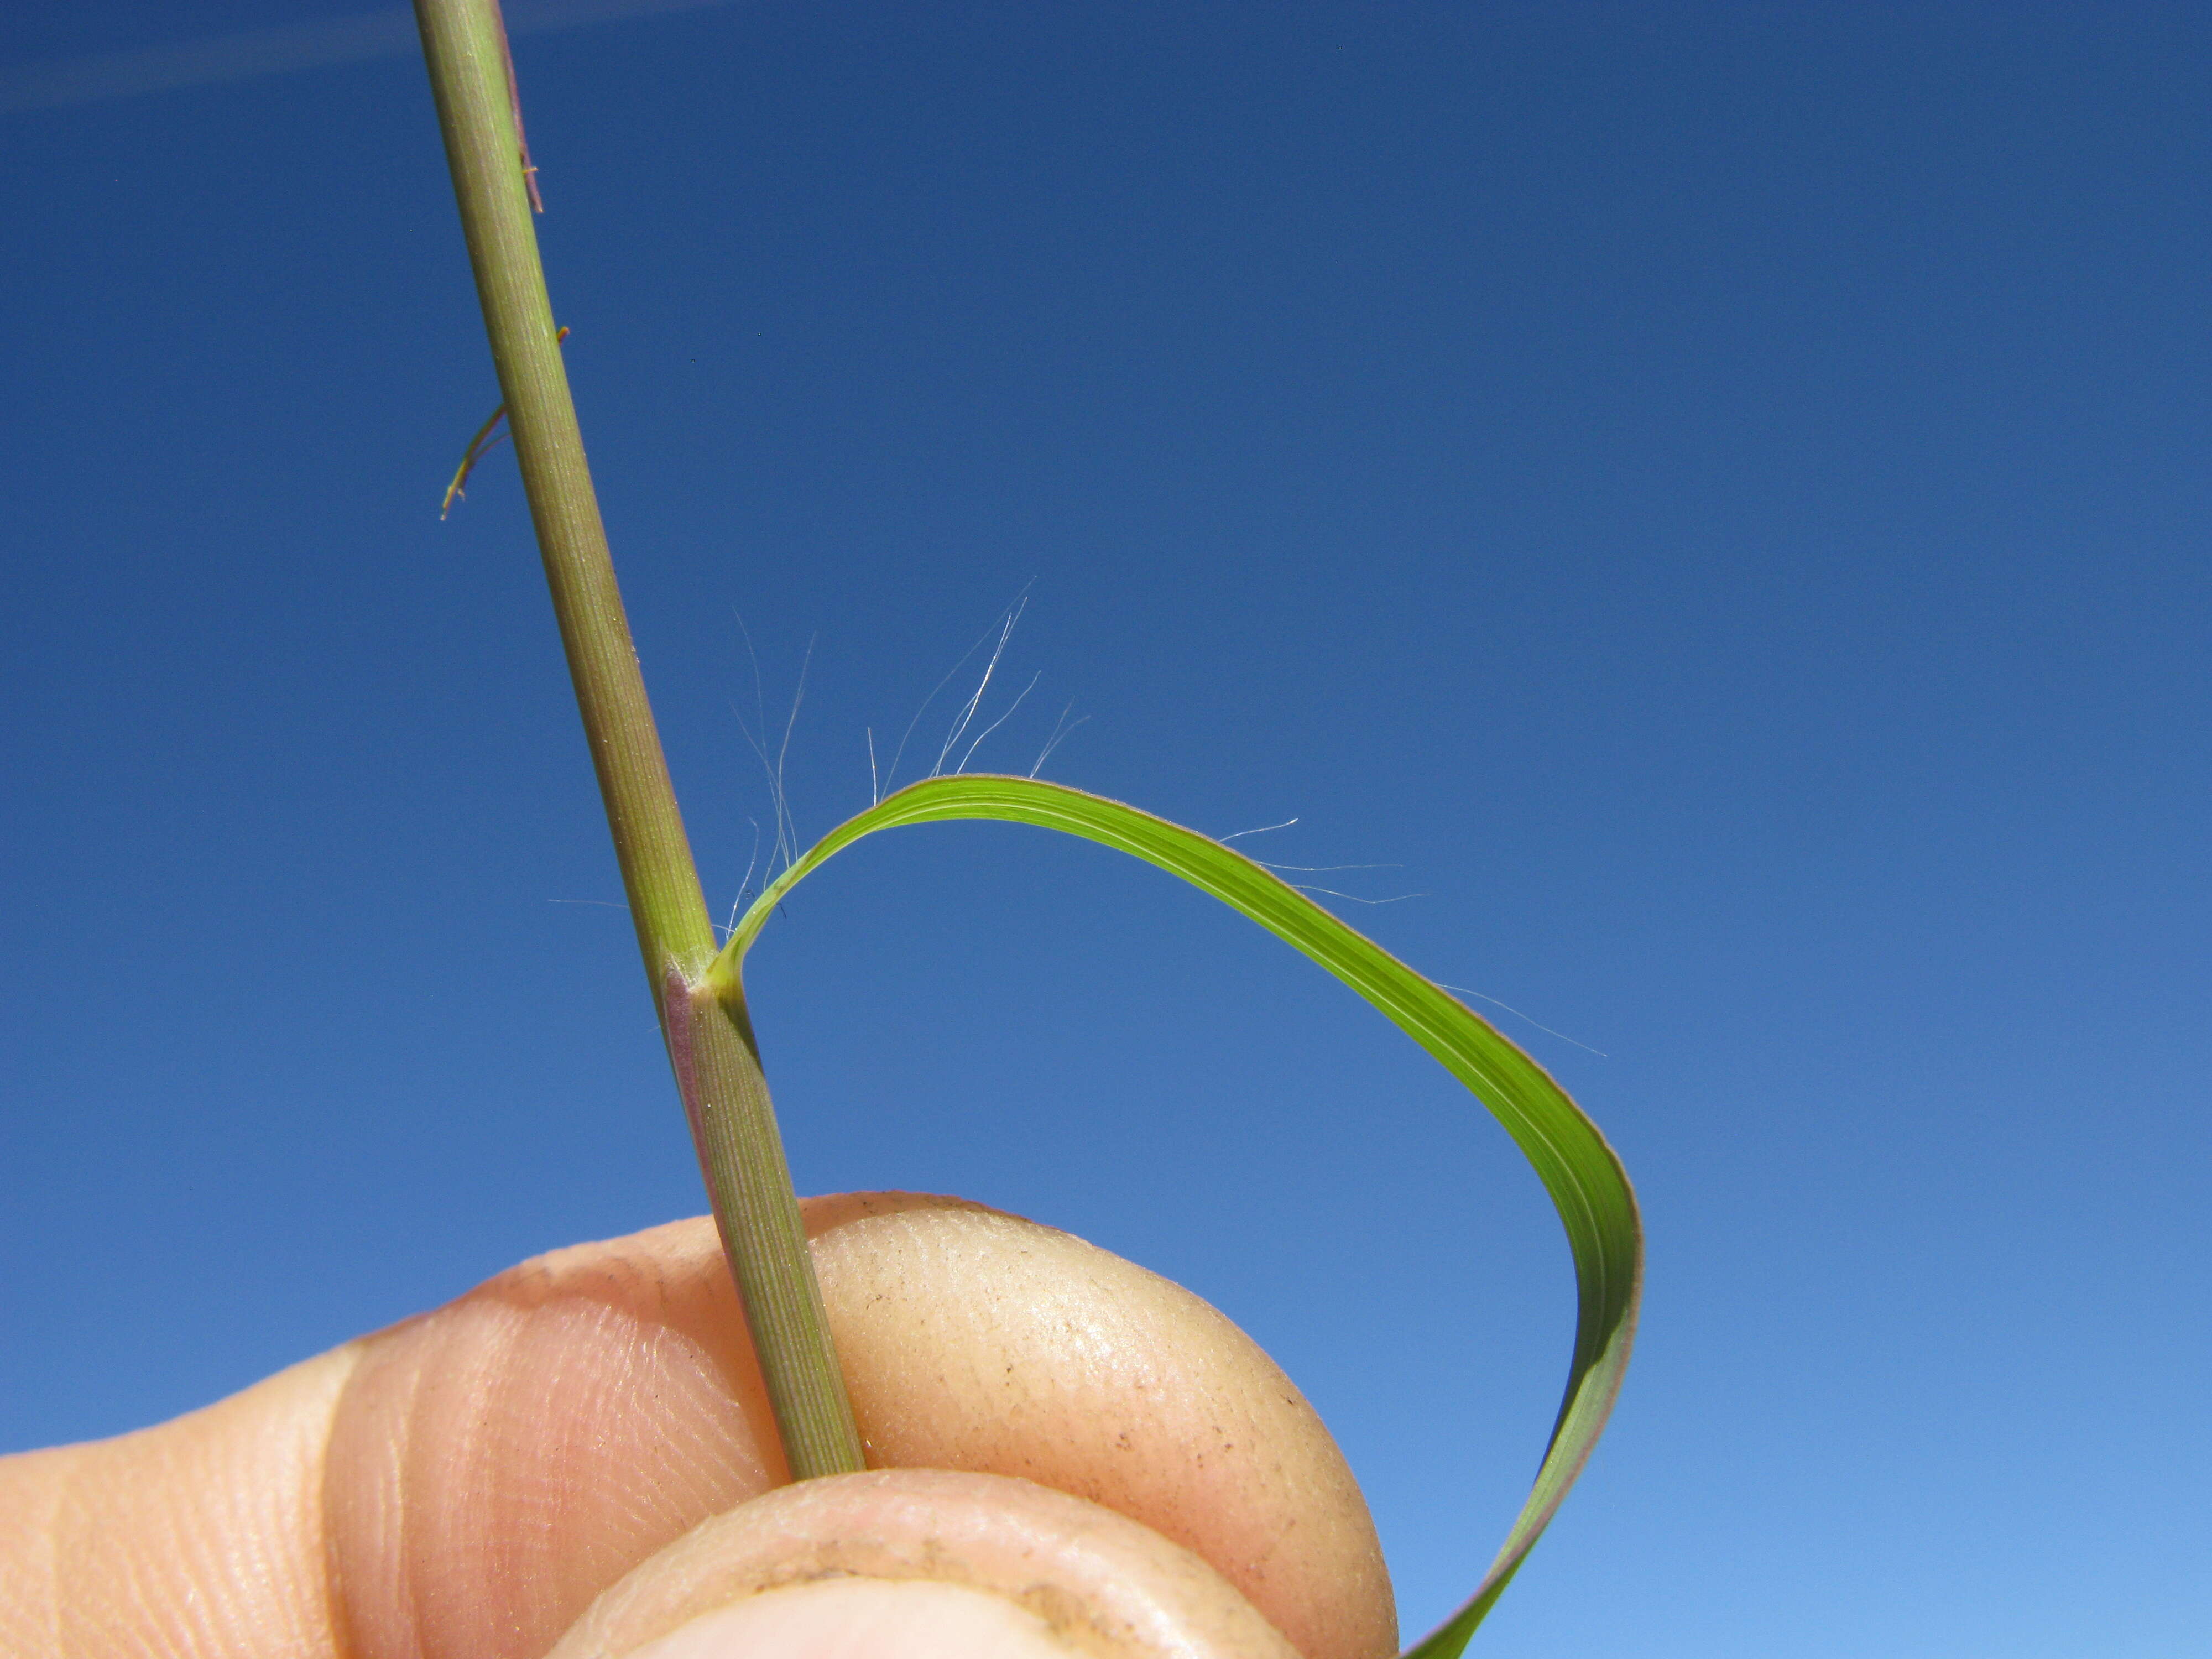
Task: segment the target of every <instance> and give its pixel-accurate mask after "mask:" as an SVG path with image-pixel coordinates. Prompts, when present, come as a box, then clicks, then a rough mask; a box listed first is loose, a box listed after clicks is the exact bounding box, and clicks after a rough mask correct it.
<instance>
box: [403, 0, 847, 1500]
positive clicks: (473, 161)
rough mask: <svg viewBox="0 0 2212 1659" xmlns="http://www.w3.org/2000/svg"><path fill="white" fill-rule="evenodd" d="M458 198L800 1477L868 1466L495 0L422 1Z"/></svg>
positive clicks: (711, 1164)
mask: <svg viewBox="0 0 2212 1659" xmlns="http://www.w3.org/2000/svg"><path fill="white" fill-rule="evenodd" d="M415 16H416V23H417V25H418V26H419V27H421V30H422V50H423V56H424V58H425V59H426V61H427V63H428V67H429V70H430V85H431V90H432V92H433V94H434V95H435V98H436V100H437V106H438V123H439V126H440V128H441V131H443V133H444V135H445V141H446V155H447V160H448V161H450V162H451V164H452V167H453V193H454V196H455V198H456V199H457V201H458V202H459V207H460V212H461V225H462V229H463V231H464V233H465V235H466V237H467V240H468V246H469V262H470V264H471V267H472V268H473V270H475V273H476V282H477V298H478V299H479V300H480V301H482V302H483V315H484V331H485V333H486V334H487V336H488V337H489V340H490V343H491V354H492V362H493V363H494V365H495V367H496V368H497V369H498V372H499V384H500V391H501V394H502V395H503V396H504V398H505V399H506V403H507V423H508V426H509V428H510V429H511V430H512V432H513V437H514V454H515V459H516V462H517V464H518V465H520V469H521V471H522V483H523V489H524V492H525V493H526V495H527V496H528V497H529V501H530V515H531V520H532V523H533V525H534V526H536V529H537V532H538V550H539V553H540V554H541V556H543V558H544V564H545V579H546V582H547V584H548V586H550V589H551V591H552V596H553V610H554V614H555V616H556V617H557V618H558V620H559V622H560V625H561V641H562V647H563V649H564V650H565V651H566V653H567V654H568V671H569V675H570V677H571V678H572V679H573V680H574V684H575V687H576V702H577V707H578V708H579V709H580V712H581V714H582V715H583V720H584V734H585V738H586V741H587V743H588V744H590V747H591V751H592V766H593V768H594V769H595V770H596V771H597V772H598V774H599V792H600V795H601V797H602V799H604V800H605V803H606V811H607V825H608V828H609V829H610V830H611V832H612V834H613V836H614V842H615V853H616V856H617V858H618V859H619V860H620V861H621V865H622V873H623V889H624V890H625V892H626V893H627V894H628V896H629V905H630V915H631V920H632V921H633V922H634V923H635V926H636V928H637V942H638V949H639V951H640V952H641V954H642V955H643V957H644V958H645V968H646V979H647V983H648V985H649V986H650V987H652V992H653V1003H654V1006H655V1008H656V1011H657V1012H659V1017H660V1022H661V1031H662V1035H663V1036H664V1038H665V1040H666V1042H667V1044H668V1053H669V1060H670V1063H671V1066H672V1067H673V1068H674V1070H675V1072H676V1075H677V1081H678V1088H679V1089H680V1090H681V1091H682V1092H683V1095H684V1110H685V1113H686V1115H687V1116H689V1118H690V1121H691V1126H692V1133H693V1138H694V1140H695V1143H696V1146H697V1147H698V1151H699V1159H700V1164H701V1166H702V1170H703V1171H704V1173H705V1175H706V1177H707V1187H708V1194H709V1195H710V1197H711V1199H712V1200H713V1204H714V1218H715V1222H716V1225H718V1226H719V1227H720V1231H721V1236H722V1243H723V1248H724V1249H725V1250H726V1252H727V1253H728V1255H729V1256H730V1263H731V1272H732V1275H733V1276H734V1277H735V1279H737V1282H738V1291H739V1293H740V1294H741V1296H742V1297H743V1298H744V1307H745V1319H746V1322H747V1324H748V1326H749V1327H750V1328H751V1331H752V1336H753V1347H754V1350H755V1352H757V1354H758V1355H759V1357H760V1362H761V1370H762V1373H763V1376H764V1377H765V1379H766V1380H767V1383H768V1387H769V1401H770V1402H771V1403H772V1404H773V1405H774V1407H775V1416H776V1426H777V1430H778V1431H779V1432H780V1433H781V1436H782V1437H783V1440H784V1449H785V1455H786V1458H787V1462H788V1463H789V1465H790V1468H791V1471H792V1474H793V1476H794V1477H795V1478H797V1479H799V1480H805V1479H808V1478H810V1477H811V1476H814V1475H818V1474H837V1473H842V1472H844V1471H847V1470H853V1469H858V1468H861V1467H863V1465H862V1459H861V1453H860V1437H859V1435H858V1433H857V1432H856V1431H854V1426H853V1419H852V1408H851V1407H850V1406H849V1405H848V1403H847V1401H846V1398H845V1389H844V1379H843V1376H842V1373H841V1371H840V1370H839V1369H838V1366H837V1361H836V1352H835V1350H834V1348H833V1347H832V1346H831V1343H830V1339H829V1327H828V1324H827V1322H826V1320H825V1318H824V1316H823V1308H822V1295H821V1291H820V1288H819V1286H818V1285H817V1283H816V1280H815V1278H814V1263H813V1257H812V1255H811V1252H810V1251H809V1250H808V1249H807V1246H806V1239H805V1233H804V1231H802V1229H801V1228H800V1225H799V1207H798V1204H797V1201H796V1200H794V1199H793V1196H792V1188H791V1176H790V1171H789V1169H788V1168H787V1164H786V1163H785V1159H784V1155H783V1143H782V1138H781V1135H780V1134H779V1133H778V1132H777V1129H776V1125H775V1109H774V1108H773V1106H772V1105H771V1104H770V1103H769V1092H768V1084H767V1080H766V1079H764V1078H763V1076H762V1073H761V1069H760V1062H759V1059H758V1056H757V1052H756V1050H755V1048H754V1044H753V1041H752V1032H751V1029H750V1022H749V1021H748V1019H747V1017H746V1014H745V1010H744V998H743V994H742V992H741V991H735V990H726V991H724V992H723V994H722V996H721V997H720V998H718V997H717V996H716V995H715V994H714V993H711V992H708V991H706V990H704V989H702V988H700V981H702V979H703V977H704V975H706V972H707V969H708V965H709V964H710V963H712V961H713V960H714V947H715V940H714V923H713V922H712V921H710V920H709V919H708V914H707V904H706V899H705V896H704V895H703V894H702V892H701V890H700V886H699V877H698V872H697V870H696V867H695V866H694V865H693V863H692V861H691V848H690V841H689V839H688V838H687V837H686V836H685V835H684V818H683V815H682V813H681V812H680V811H678V807H677V803H676V791H675V787H674V786H673V785H672V784H671V781H670V779H669V775H668V763H667V759H666V757H665V756H664V755H663V753H662V751H661V747H660V737H659V732H658V731H657V729H656V728H655V726H654V725H653V709H652V706H651V704H650V703H649V702H647V697H646V690H645V679H644V676H643V675H642V674H641V672H640V671H639V668H638V662H637V650H636V647H635V645H634V644H633V643H632V642H631V639H630V632H629V619H628V617H626V616H625V614H624V612H623V602H622V592H621V590H620V589H619V587H617V585H616V581H615V571H614V562H613V559H612V556H611V554H610V553H609V550H608V548H607V538H606V530H605V526H604V525H603V524H602V523H601V521H600V518H599V499H598V496H597V495H595V494H594V492H593V490H592V475H591V470H590V468H589V467H588V465H586V462H585V459H584V441H583V435H582V432H581V431H580V428H578V426H577V423H576V410H575V404H574V400H573V398H571V396H570V394H569V391H568V372H567V369H566V368H565V367H564V366H563V365H562V361H561V349H560V344H559V342H558V340H557V338H556V330H555V327H554V323H553V310H552V305H551V302H550V300H549V299H548V297H547V295H546V291H545V276H544V269H543V267H542V266H541V264H540V263H539V260H538V236H537V232H536V230H535V228H533V227H532V223H531V219H530V199H529V190H528V180H527V179H526V178H525V176H524V173H523V162H522V158H521V153H520V137H519V134H518V132H517V130H516V122H515V118H514V109H513V105H514V99H513V90H512V87H511V83H510V82H509V79H508V69H507V43H506V33H505V30H504V29H503V28H502V27H501V23H500V19H499V10H498V7H497V4H496V3H495V0H415Z"/></svg>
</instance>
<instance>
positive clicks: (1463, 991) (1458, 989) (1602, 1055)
mask: <svg viewBox="0 0 2212 1659" xmlns="http://www.w3.org/2000/svg"><path fill="white" fill-rule="evenodd" d="M1433 983H1434V984H1435V986H1436V987H1437V989H1438V990H1440V991H1449V992H1451V993H1453V994H1455V995H1457V996H1463V997H1473V998H1474V1000H1476V1001H1477V1002H1486V1003H1488V1004H1489V1005H1490V1006H1492V1007H1493V1008H1503V1009H1504V1010H1505V1012H1507V1013H1509V1014H1510V1015H1512V1016H1513V1018H1516V1019H1522V1020H1528V1024H1531V1025H1534V1026H1535V1027H1536V1029H1537V1030H1540V1031H1541V1032H1542V1033H1543V1034H1544V1035H1545V1036H1555V1037H1557V1038H1559V1041H1560V1042H1571V1043H1573V1044H1574V1045H1575V1047H1576V1048H1580V1049H1581V1050H1583V1053H1585V1054H1595V1055H1596V1056H1597V1057H1598V1058H1599V1059H1600V1060H1611V1059H1612V1058H1613V1056H1612V1055H1611V1054H1607V1053H1606V1051H1605V1050H1604V1049H1602V1048H1591V1047H1590V1046H1589V1043H1587V1042H1580V1041H1578V1040H1577V1039H1576V1038H1574V1037H1571V1036H1568V1035H1567V1034H1566V1033H1565V1031H1555V1030H1553V1029H1552V1028H1551V1027H1550V1026H1548V1025H1543V1024H1538V1023H1537V1022H1536V1021H1534V1020H1533V1019H1528V1015H1526V1014H1524V1013H1522V1012H1521V1011H1520V1010H1519V1009H1518V1008H1516V1007H1514V1006H1512V1004H1510V1003H1507V1002H1500V1001H1499V1000H1498V999H1497V998H1496V997H1490V996H1485V995H1483V994H1482V993H1481V992H1480V991H1470V990H1468V988H1467V987H1466V986H1464V985H1447V984H1445V983H1444V982H1443V981H1442V980H1437V981H1433Z"/></svg>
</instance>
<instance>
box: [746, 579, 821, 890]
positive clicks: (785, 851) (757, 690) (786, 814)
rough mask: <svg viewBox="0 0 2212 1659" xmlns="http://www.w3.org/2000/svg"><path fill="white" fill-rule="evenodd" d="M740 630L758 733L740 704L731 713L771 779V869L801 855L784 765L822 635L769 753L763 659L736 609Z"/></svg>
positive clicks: (809, 648) (809, 646) (809, 645)
mask: <svg viewBox="0 0 2212 1659" xmlns="http://www.w3.org/2000/svg"><path fill="white" fill-rule="evenodd" d="M731 614H732V616H736V617H737V623H738V635H739V636H740V637H741V638H743V639H744V642H745V660H746V662H747V663H748V664H749V665H750V666H751V670H752V677H753V718H754V719H755V720H758V721H759V723H760V732H759V735H758V736H755V735H754V732H753V729H752V727H750V726H747V725H746V724H745V717H744V714H742V713H741V712H739V710H738V707H737V705H736V704H735V703H732V704H731V705H730V713H731V714H732V715H734V716H735V717H736V719H737V722H738V731H739V732H742V733H744V739H745V744H746V746H747V747H749V748H750V749H751V750H752V751H753V753H754V754H755V755H756V756H757V757H759V760H760V763H761V770H762V771H763V773H764V774H765V775H767V778H768V793H769V816H770V819H771V821H772V822H773V823H775V842H773V843H772V844H771V845H770V847H769V855H768V861H769V868H771V869H775V868H778V867H781V868H782V869H786V870H787V869H789V868H790V867H791V866H792V865H793V863H795V862H797V860H798V858H799V826H798V823H797V821H796V820H795V819H794V818H793V817H792V813H791V795H790V792H789V791H788V790H787V789H786V788H785V787H784V764H785V762H786V761H787V759H788V757H789V756H790V753H791V734H792V732H793V728H794V727H796V726H798V724H799V704H800V703H801V702H803V701H805V696H806V672H807V670H808V669H809V668H811V666H812V665H813V663H814V647H815V644H816V641H817V640H818V639H819V637H820V636H819V635H816V636H815V637H814V638H812V639H809V640H808V641H806V655H805V659H803V660H802V661H801V662H800V664H799V684H798V686H797V687H796V688H795V689H794V690H793V692H792V694H791V713H790V714H789V715H788V716H787V718H786V719H785V720H784V723H783V740H782V742H781V744H779V745H778V746H777V749H776V752H775V755H774V756H773V757H771V756H770V755H769V752H768V729H769V728H768V703H767V699H766V697H765V696H764V695H763V692H762V690H761V675H760V658H759V656H758V654H757V653H755V651H754V650H753V636H752V630H751V629H748V628H747V627H746V626H745V619H744V617H742V616H738V613H736V612H734V611H733V612H732V613H731Z"/></svg>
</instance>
